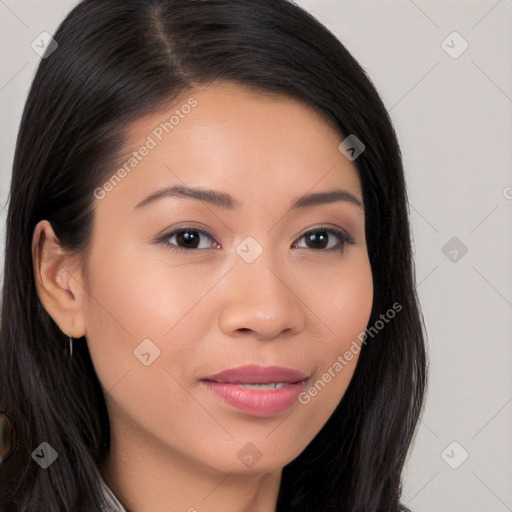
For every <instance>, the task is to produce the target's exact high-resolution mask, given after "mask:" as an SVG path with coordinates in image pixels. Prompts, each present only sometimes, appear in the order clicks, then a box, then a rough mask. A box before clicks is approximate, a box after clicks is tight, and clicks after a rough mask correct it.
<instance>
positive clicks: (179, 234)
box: [157, 226, 355, 251]
mask: <svg viewBox="0 0 512 512" xmlns="http://www.w3.org/2000/svg"><path fill="white" fill-rule="evenodd" d="M302 238H304V239H305V241H306V247H304V246H302V247H301V246H299V245H298V244H297V243H294V244H293V245H292V248H293V249H303V248H305V249H313V250H316V251H318V250H324V251H331V250H341V251H342V250H343V249H344V247H345V244H347V243H349V244H354V243H355V241H354V239H353V238H352V237H351V236H350V235H349V234H348V233H347V232H345V231H343V230H341V229H338V228H333V227H324V226H322V227H318V228H315V229H312V230H309V231H308V232H307V233H304V234H303V235H302V236H301V237H300V239H302ZM300 239H299V240H300ZM336 239H337V242H336ZM157 242H158V243H161V244H164V245H165V246H167V247H168V248H169V249H171V250H173V251H186V250H193V249H210V248H212V243H213V246H214V248H220V247H221V245H220V244H219V243H218V242H217V241H215V238H214V237H213V236H212V235H210V233H208V232H207V231H204V230H202V229H198V228H193V227H183V228H180V229H176V230H174V231H172V232H171V233H168V234H166V235H164V236H163V237H161V238H160V239H158V240H157ZM332 242H334V243H332Z"/></svg>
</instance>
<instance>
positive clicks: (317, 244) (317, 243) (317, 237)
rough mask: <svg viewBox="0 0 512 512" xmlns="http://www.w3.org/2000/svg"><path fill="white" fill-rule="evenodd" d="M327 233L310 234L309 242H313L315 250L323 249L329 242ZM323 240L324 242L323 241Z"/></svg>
mask: <svg viewBox="0 0 512 512" xmlns="http://www.w3.org/2000/svg"><path fill="white" fill-rule="evenodd" d="M325 235H326V231H318V232H316V233H310V234H309V235H308V236H309V241H310V242H312V245H313V247H314V248H323V247H325V242H326V241H327V237H326V236H325ZM322 238H323V240H321V239H322Z"/></svg>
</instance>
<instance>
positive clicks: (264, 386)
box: [238, 382, 289, 390]
mask: <svg viewBox="0 0 512 512" xmlns="http://www.w3.org/2000/svg"><path fill="white" fill-rule="evenodd" d="M288 384H289V383H288V382H269V383H268V384H238V386H242V387H243V388H247V389H262V390H264V389H281V388H284V387H285V386H287V385H288Z"/></svg>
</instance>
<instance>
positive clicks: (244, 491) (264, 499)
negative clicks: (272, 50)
mask: <svg viewBox="0 0 512 512" xmlns="http://www.w3.org/2000/svg"><path fill="white" fill-rule="evenodd" d="M191 96H193V98H195V99H196V100H197V106H196V107H195V108H193V109H192V110H191V112H190V113H189V114H188V115H186V116H184V118H183V119H180V122H179V124H178V125H176V126H175V127H174V129H173V130H172V132H170V133H169V134H165V135H164V137H163V140H162V141H161V142H159V143H158V145H157V147H156V148H154V149H152V150H151V151H150V152H149V154H148V155H147V156H146V157H144V158H143V159H142V161H140V162H139V163H138V165H137V166H136V167H135V168H134V169H133V170H132V171H131V172H130V173H129V174H128V175H127V176H126V177H124V178H123V179H122V180H121V182H120V183H119V184H117V185H116V186H115V187H114V189H113V190H111V191H110V192H108V193H107V194H106V195H105V197H104V198H103V199H97V198H95V199H94V204H95V222H94V230H93V234H92V240H91V244H92V245H91V252H90V258H89V260H88V263H87V272H86V273H84V272H81V270H80V268H79V266H78V263H77V256H76V254H68V253H66V252H65V251H63V250H62V249H60V247H59V245H58V240H57V239H56V238H55V234H54V233H53V231H52V229H51V225H50V224H49V223H48V222H47V221H41V222H40V223H39V224H38V225H37V227H36V229H35V231H34V237H33V257H34V271H35V274H36V282H37V290H38V294H39V296H40V298H41V301H42V303H43V305H44V307H45V308H46V310H47V311H48V313H49V314H50V315H51V316H52V318H53V319H54V320H55V321H56V322H57V324H58V325H59V327H60V328H61V329H62V330H63V332H65V333H67V334H68V335H71V336H73V337H75V338H78V337H81V336H83V335H85V336H86V339H87V344H88V347H89V351H90V354H91V357H92V361H93V363H94V367H95V369H96V372H97V374H98V377H99V380H100V382H101V384H102V386H103V389H104V391H105V397H106V400H107V406H108V410H109V416H110V422H111V432H112V443H111V450H110V453H109V456H108V459H107V461H106V463H105V464H104V465H103V466H102V467H101V468H100V469H101V473H102V474H103V476H104V478H105V480H106V481H107V482H108V483H109V485H110V487H111V488H112V489H113V491H114V493H115V494H116V495H117V496H118V498H119V499H120V500H121V501H122V502H123V504H124V505H125V506H127V507H128V508H130V509H131V510H132V511H134V512H135V511H136V512H142V511H152V512H160V511H162V512H163V511H165V512H169V511H190V512H192V511H194V510H198V511H200V512H210V511H218V510H223V511H224V512H235V511H236V512H243V511H251V512H270V511H274V510H275V505H276V501H277V494H278V490H279V484H280V478H281V471H282V468H283V466H284V465H286V464H287V463H289V462H290V461H292V460H293V459H294V458H296V457H297V456H298V455H299V454H300V453H301V452H302V451H303V450H304V448H305V447H306V446H307V445H308V444H309V442H310V441H311V440H312V439H313V437H314V436H315V435H316V434H317V433H318V432H319V430H320V429H321V428H322V426H323V425H324V424H325V423H326V421H327V420H328V418H329V417H330V416H331V414H332V412H333V411H334V409H335V407H336V405H337V404H338V403H339V401H340V400H341V398H342V397H343V394H344V393H345V390H346V389H347V387H348V384H349V382H350V379H351V378H352V375H353V372H354V370H355V367H356V364H357V360H358V354H356V355H354V357H353V359H352V360H351V361H349V362H348V363H347V365H346V366H344V367H343V370H342V371H340V372H339V373H337V374H336V376H335V377H334V378H332V379H331V381H330V382H329V383H328V384H327V385H326V386H325V387H324V388H323V389H322V391H321V392H319V393H318V394H317V396H315V397H314V398H311V400H310V402H309V403H308V404H307V405H303V404H301V403H299V402H295V403H294V404H293V405H292V406H291V407H290V408H288V409H287V410H285V411H284V412H281V413H278V414H274V415H270V416H257V415H252V414H247V413H243V412H240V411H239V410H237V409H234V408H233V407H231V406H229V405H228V404H226V403H225V402H224V401H222V400H221V399H219V398H218V397H216V396H214V395H212V394H211V393H210V392H209V390H208V389H206V387H205V386H204V384H202V383H201V382H200V379H201V378H204V377H206V376H208V375H212V374H214V373H217V372H219V371H221V370H225V369H228V368H233V367H237V366H242V365H247V364H258V365H262V366H269V365H278V366H285V367H289V368H297V369H300V370H302V371H304V372H305V373H307V374H308V375H310V378H309V380H308V386H310V385H311V384H313V383H314V382H316V381H317V380H318V379H319V378H321V376H322V374H324V373H325V372H326V371H327V370H328V368H330V367H332V365H333V364H334V363H335V361H336V360H337V358H338V356H340V355H343V354H344V353H345V352H346V351H347V350H348V349H349V348H350V346H351V344H352V342H353V341H354V340H357V336H358V334H360V333H361V332H362V331H364V330H365V328H366V326H367V324H368V320H369V317H370V312H371V307H372V301H373V283H372V274H371V268H370V263H369V260H368V254H367V247H366V240H365V231H364V208H362V207H359V206H357V205H355V204H353V203H351V202H349V201H337V202H332V203H325V204H320V205H313V206H309V207H305V208H298V209H295V210H290V205H291V204H292V201H293V200H294V199H296V198H297V197H299V196H302V195H304V194H307V193H312V192H321V191H328V190H332V189H343V190H345V191H347V192H349V193H351V194H352V195H353V196H355V197H356V198H358V199H359V201H360V202H361V203H362V201H363V199H362V191H361V185H360V181H359V178H358V175H357V172H356V168H355V165H354V163H353V162H351V161H349V160H348V159H347V158H345V156H344V155H343V154H342V153H341V152H340V151H339V149H338V146H339V144H340V142H341V141H342V140H343V136H342V135H341V134H340V133H339V132H337V131H336V130H335V129H334V128H333V127H332V126H331V125H330V124H329V123H328V122H327V121H326V120H325V119H324V118H323V117H322V116H321V115H320V114H318V113H317V112H316V111H315V110H313V109H312V108H310V107H309V106H306V105H305V104H303V103H301V102H298V101H295V100H291V99H288V98H284V97H278V96H270V95H263V94H260V93H255V92H254V91H251V90H249V89H246V88H244V87H242V86H240V85H236V84H233V83H229V82H217V83H215V84H213V85H210V86H209V87H207V88H203V89H196V90H195V91H194V92H193V93H189V95H188V96H186V97H184V99H181V98H180V101H179V102H177V103H175V104H173V105H172V107H169V108H166V109H165V110H164V111H161V112H159V113H157V114H152V115H148V116H146V117H144V118H142V119H140V120H139V121H137V122H135V123H134V124H133V125H132V126H131V129H130V133H129V135H130V136H129V143H128V144H127V146H126V152H125V153H123V155H121V158H120V161H124V160H123V158H124V159H125V160H126V158H127V155H128V156H130V155H131V152H132V151H134V150H137V149H138V148H140V147H141V145H142V144H144V142H145V141H146V140H147V137H148V135H151V134H152V132H153V130H154V129H155V127H157V126H159V124H160V123H161V122H164V121H165V120H168V119H169V118H170V116H171V115H172V114H173V113H174V111H175V110H176V108H179V107H180V105H183V104H185V103H186V101H187V99H188V98H189V97H191ZM153 138H154V139H155V137H153ZM155 140H156V139H155ZM114 171H115V169H114ZM178 184H180V185H188V186H194V187H202V188H208V189H215V190H218V191H222V192H225V193H228V194H230V195H231V196H233V197H234V198H235V199H236V200H237V201H239V202H240V203H241V206H240V208H239V209H233V210H227V209H223V208H219V207H217V206H214V205H211V204H208V203H206V202H202V201H198V200H194V199H189V198H166V199H161V200H158V201H155V202H151V203H149V204H147V205H146V206H143V207H140V208H135V206H136V205H137V204H138V203H139V202H140V201H142V200H143V199H144V198H146V197H147V196H148V195H149V194H151V193H152V192H154V191H156V190H159V189H161V188H163V187H166V186H171V185H178ZM324 225H328V226H329V227H333V228H335V227H338V228H340V229H342V230H345V231H347V232H348V233H349V235H350V236H351V237H352V238H353V240H354V243H353V244H349V243H345V244H344V246H343V242H342V241H341V240H339V239H338V238H337V237H336V235H335V234H334V233H330V232H329V233H328V234H327V237H328V238H327V239H325V242H324V245H323V246H322V245H320V248H315V245H314V243H311V239H310V238H308V237H306V236H304V235H305V233H306V232H308V231H310V230H311V229H312V228H319V227H321V226H324ZM190 226H191V228H192V229H191V230H192V231H193V230H194V229H193V228H196V229H197V228H200V229H203V230H205V231H207V232H208V233H209V234H211V235H212V237H213V239H214V240H213V241H212V240H210V239H209V238H207V237H205V236H204V235H199V236H201V237H202V238H200V245H199V246H198V248H196V249H188V250H187V249H183V251H182V252H173V251H172V250H170V248H169V247H172V246H173V245H172V244H173V243H174V244H178V246H181V247H184V246H185V247H186V241H185V242H183V240H182V239H180V238H179V237H178V236H173V237H171V236H170V237H168V238H167V242H166V243H167V245H166V243H165V242H160V243H157V242H155V240H156V239H157V238H160V237H163V236H164V235H166V234H170V233H171V232H173V231H174V230H176V229H177V228H184V227H190ZM319 231H321V230H319ZM317 233H318V232H317ZM248 236H251V237H253V238H254V239H255V240H256V241H257V242H258V244H259V245H260V246H261V247H262V249H263V252H262V253H261V254H260V256H259V257H258V258H257V259H256V260H255V261H253V262H252V263H248V262H247V261H246V260H244V259H243V258H242V257H241V256H240V255H239V254H238V253H237V252H236V248H237V246H239V244H240V243H241V242H242V241H243V240H244V239H245V238H246V237H248ZM294 243H295V244H298V246H299V247H296V246H294ZM338 244H339V245H338ZM337 245H338V247H336V246H337ZM342 246H343V248H342ZM317 247H318V246H317ZM331 247H334V249H330V248H331ZM250 250H251V251H252V250H254V248H252V249H250ZM146 338H149V339H151V340H152V342H153V343H154V344H155V345H156V346H157V347H158V348H159V350H160V355H159V357H157V358H156V359H155V360H154V361H153V362H152V363H151V364H150V365H148V366H145V365H144V364H142V363H141V361H140V360H139V359H138V358H137V357H135V356H134V350H135V349H136V348H137V346H138V345H139V344H140V343H141V341H142V340H144V339H146ZM75 343H76V342H75ZM249 442H250V443H252V445H254V446H255V447H256V448H257V450H258V451H259V453H260V455H261V458H260V459H259V460H258V461H257V462H256V463H255V464H254V465H253V466H251V467H247V466H246V465H244V464H243V463H242V462H241V461H240V460H239V458H238V457H237V453H238V452H239V450H240V449H241V448H242V447H243V446H244V445H246V443H249Z"/></svg>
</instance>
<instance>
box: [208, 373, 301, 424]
mask: <svg viewBox="0 0 512 512" xmlns="http://www.w3.org/2000/svg"><path fill="white" fill-rule="evenodd" d="M308 378H309V377H308V375H307V374H305V373H304V372H301V371H300V370H296V369H290V368H283V367H280V366H267V367H262V366H242V367H239V368H232V369H230V370H224V371H222V372H220V373H217V374H215V375H210V376H209V377H207V378H205V379H201V382H202V383H203V384H204V385H205V386H206V388H207V389H208V390H209V391H210V392H211V393H212V394H213V395H214V396H216V397H218V398H220V399H221V400H222V402H223V403H225V404H227V405H228V406H230V407H233V408H235V409H237V410H238V411H241V412H243V413H246V414H250V415H253V416H272V415H274V414H278V413H280V412H282V411H284V410H286V409H288V408H289V407H291V406H292V405H293V404H294V403H295V402H297V397H298V396H299V394H300V393H301V392H302V391H303V390H304V387H305V381H306V380H307V379H308Z"/></svg>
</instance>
